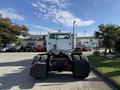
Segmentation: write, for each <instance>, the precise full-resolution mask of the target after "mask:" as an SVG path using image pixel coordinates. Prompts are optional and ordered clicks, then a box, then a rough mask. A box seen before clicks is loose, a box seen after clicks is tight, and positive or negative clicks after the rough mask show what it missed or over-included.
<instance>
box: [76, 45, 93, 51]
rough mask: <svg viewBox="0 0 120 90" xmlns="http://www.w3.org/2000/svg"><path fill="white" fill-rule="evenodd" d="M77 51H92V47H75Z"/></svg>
mask: <svg viewBox="0 0 120 90" xmlns="http://www.w3.org/2000/svg"><path fill="white" fill-rule="evenodd" d="M75 50H76V51H91V48H88V47H80V46H79V47H76V48H75Z"/></svg>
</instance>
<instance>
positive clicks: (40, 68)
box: [30, 56, 48, 79]
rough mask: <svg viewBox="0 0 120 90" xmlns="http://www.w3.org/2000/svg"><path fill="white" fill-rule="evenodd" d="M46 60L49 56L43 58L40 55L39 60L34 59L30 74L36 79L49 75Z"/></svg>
mask: <svg viewBox="0 0 120 90" xmlns="http://www.w3.org/2000/svg"><path fill="white" fill-rule="evenodd" d="M43 61H45V62H43ZM46 61H47V58H42V56H40V58H38V60H37V61H33V62H32V67H31V69H30V75H31V76H32V77H34V78H36V79H38V78H46V77H47V76H48V64H47V62H46Z"/></svg>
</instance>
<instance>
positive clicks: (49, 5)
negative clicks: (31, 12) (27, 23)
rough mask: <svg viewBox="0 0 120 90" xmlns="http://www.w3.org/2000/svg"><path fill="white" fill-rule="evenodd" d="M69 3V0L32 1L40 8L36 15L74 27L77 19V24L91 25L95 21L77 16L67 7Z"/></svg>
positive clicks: (34, 5) (33, 4)
mask: <svg viewBox="0 0 120 90" xmlns="http://www.w3.org/2000/svg"><path fill="white" fill-rule="evenodd" d="M69 5H70V4H69V2H68V0H40V1H39V0H37V1H36V2H32V6H33V7H35V8H36V9H37V10H38V12H37V13H35V15H37V16H38V17H39V18H41V17H42V18H43V19H44V20H50V21H52V22H53V23H57V24H62V25H64V26H67V27H72V26H73V21H74V20H76V25H77V26H89V25H91V24H93V23H94V21H93V20H82V19H81V18H79V17H77V16H75V15H74V14H73V13H72V12H70V11H69V10H68V9H67V8H68V6H69Z"/></svg>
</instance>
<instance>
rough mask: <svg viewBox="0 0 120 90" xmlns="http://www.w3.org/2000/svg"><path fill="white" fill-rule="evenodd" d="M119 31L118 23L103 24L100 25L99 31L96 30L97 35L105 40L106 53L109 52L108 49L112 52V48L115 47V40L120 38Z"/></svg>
mask: <svg viewBox="0 0 120 90" xmlns="http://www.w3.org/2000/svg"><path fill="white" fill-rule="evenodd" d="M117 32H118V25H114V24H107V25H104V24H101V25H99V31H96V32H95V37H96V38H99V39H102V40H103V46H104V47H105V54H106V53H107V49H109V53H112V49H113V48H114V47H115V41H116V40H117V39H118V38H119V36H118V33H117Z"/></svg>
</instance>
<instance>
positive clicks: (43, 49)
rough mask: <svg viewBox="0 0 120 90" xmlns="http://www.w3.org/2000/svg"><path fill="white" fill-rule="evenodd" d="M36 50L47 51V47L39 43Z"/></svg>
mask: <svg viewBox="0 0 120 90" xmlns="http://www.w3.org/2000/svg"><path fill="white" fill-rule="evenodd" d="M35 49H36V52H45V51H46V48H45V47H44V46H43V45H38V46H37V47H36V48H35Z"/></svg>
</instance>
